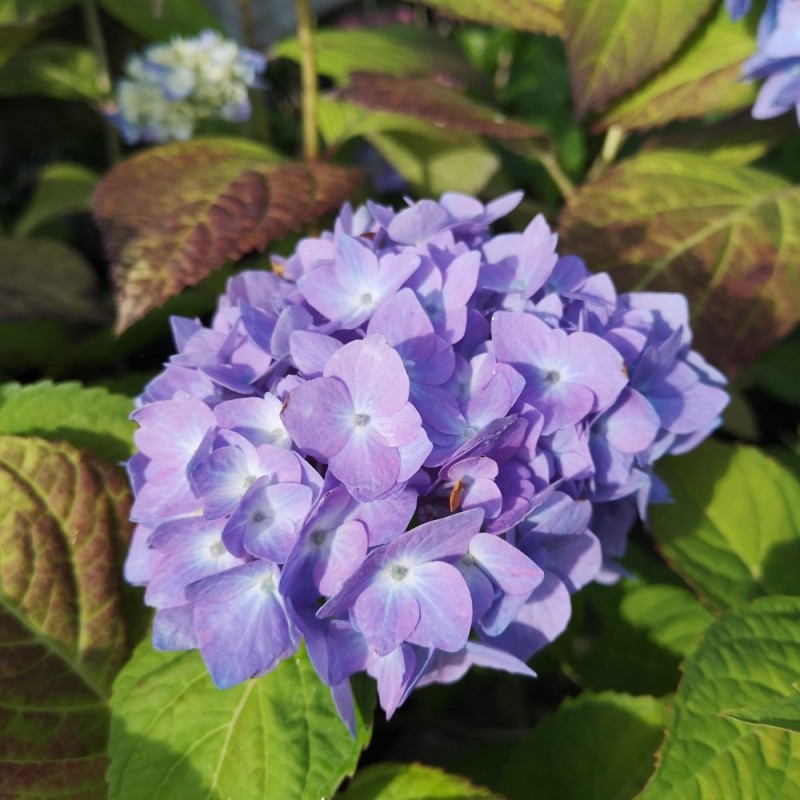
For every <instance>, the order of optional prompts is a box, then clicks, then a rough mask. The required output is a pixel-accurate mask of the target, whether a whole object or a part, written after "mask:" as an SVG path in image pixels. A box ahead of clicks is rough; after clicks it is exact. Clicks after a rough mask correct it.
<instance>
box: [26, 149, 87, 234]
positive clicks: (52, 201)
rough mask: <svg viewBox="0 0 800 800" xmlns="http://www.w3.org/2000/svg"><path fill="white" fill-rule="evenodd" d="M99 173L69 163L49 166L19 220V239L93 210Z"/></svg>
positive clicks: (41, 176) (41, 175)
mask: <svg viewBox="0 0 800 800" xmlns="http://www.w3.org/2000/svg"><path fill="white" fill-rule="evenodd" d="M97 177H98V176H97V173H96V172H94V170H91V169H89V168H88V167H84V166H83V165H81V164H72V163H69V162H66V161H63V162H58V163H55V164H50V165H49V166H46V167H45V168H44V169H43V170H42V172H41V174H40V176H39V183H38V185H37V187H36V191H35V192H34V195H33V198H32V199H31V202H30V204H29V205H28V208H27V209H26V211H25V213H24V214H23V215H22V216H21V217H20V218H19V219H18V220H17V224H16V226H15V228H14V234H15V235H16V236H27V235H28V234H30V233H31V232H32V231H34V230H36V228H38V227H39V226H40V225H42V224H43V223H45V222H49V221H50V220H51V219H53V218H54V217H59V216H62V215H64V214H74V213H76V212H79V211H89V210H90V209H91V207H92V192H93V191H94V187H95V184H96V183H97Z"/></svg>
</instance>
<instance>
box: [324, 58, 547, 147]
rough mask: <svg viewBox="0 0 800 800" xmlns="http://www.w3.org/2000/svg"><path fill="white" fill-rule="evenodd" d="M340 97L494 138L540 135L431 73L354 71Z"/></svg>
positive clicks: (384, 110)
mask: <svg viewBox="0 0 800 800" xmlns="http://www.w3.org/2000/svg"><path fill="white" fill-rule="evenodd" d="M338 96H339V97H342V98H344V99H345V100H349V101H350V102H351V103H355V104H356V105H360V106H364V107H366V108H370V109H372V110H373V111H380V112H388V113H395V114H402V115H405V116H409V117H412V118H414V119H423V120H425V121H426V122H430V123H431V124H433V125H436V126H437V127H441V128H446V129H447V130H448V131H464V132H466V133H476V134H481V135H483V136H490V137H494V138H497V139H528V140H530V139H542V138H545V134H544V133H543V132H542V131H540V130H538V129H537V128H534V127H533V126H532V125H528V124H527V123H524V122H520V121H519V120H513V119H508V118H506V117H505V116H504V115H503V114H502V113H501V112H500V111H499V110H498V109H495V108H491V107H490V106H487V105H483V104H481V103H477V102H476V101H474V100H472V99H471V98H469V97H468V96H467V95H465V94H463V93H462V92H459V91H458V90H456V89H453V88H452V87H449V86H444V85H442V84H440V83H438V82H437V81H435V80H432V79H431V78H430V77H426V78H407V77H402V76H397V75H387V74H384V73H380V72H353V73H351V75H350V80H349V81H348V84H347V86H345V87H344V88H343V89H342V90H341V91H340V92H339V93H338Z"/></svg>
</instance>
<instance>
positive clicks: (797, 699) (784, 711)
mask: <svg viewBox="0 0 800 800" xmlns="http://www.w3.org/2000/svg"><path fill="white" fill-rule="evenodd" d="M796 688H797V684H795V689H796ZM719 713H720V715H721V716H723V717H730V718H731V719H738V720H739V721H740V722H748V723H749V724H750V725H766V726H768V727H770V728H782V729H783V730H787V731H793V732H794V733H800V693H797V692H795V694H792V695H789V696H788V697H781V698H779V699H777V700H774V701H773V702H771V703H768V704H767V705H765V706H756V707H754V708H731V709H728V710H726V711H720V712H719Z"/></svg>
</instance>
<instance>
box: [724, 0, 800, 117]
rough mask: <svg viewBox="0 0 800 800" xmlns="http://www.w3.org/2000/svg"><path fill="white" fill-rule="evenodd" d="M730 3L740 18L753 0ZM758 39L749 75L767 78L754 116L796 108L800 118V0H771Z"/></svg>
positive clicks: (733, 13) (747, 63) (734, 15)
mask: <svg viewBox="0 0 800 800" xmlns="http://www.w3.org/2000/svg"><path fill="white" fill-rule="evenodd" d="M726 5H727V8H728V12H729V13H730V15H731V17H732V18H733V19H734V20H736V19H740V18H741V17H743V16H744V15H745V14H746V13H747V12H748V11H749V10H750V5H751V0H726ZM757 41H758V49H757V50H756V53H755V55H753V56H751V57H750V58H749V59H748V60H747V61H745V63H744V67H743V71H744V76H745V78H747V79H749V80H764V83H763V85H762V87H761V89H760V90H759V92H758V97H757V98H756V102H755V105H754V106H753V116H754V117H755V118H756V119H770V118H772V117H777V116H779V115H780V114H783V113H785V112H786V111H789V110H790V109H792V108H794V109H795V113H796V114H797V117H798V121H800V0H767V6H766V8H765V9H764V13H763V15H762V17H761V20H760V21H759V23H758V36H757Z"/></svg>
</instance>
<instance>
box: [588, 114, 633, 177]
mask: <svg viewBox="0 0 800 800" xmlns="http://www.w3.org/2000/svg"><path fill="white" fill-rule="evenodd" d="M624 143H625V130H624V129H623V128H622V127H620V126H619V125H612V126H611V127H610V128H609V129H608V130H607V131H606V138H605V139H604V140H603V149H602V150H601V151H600V154H599V155H598V156H597V158H596V159H595V160H594V163H593V164H592V166H591V167H590V168H589V172H588V174H587V176H586V179H587V180H589V181H596V180H597V179H598V178H599V177H600V176H601V175H602V174H603V173H604V172H605V171H606V170H607V169H608V168H609V166H611V164H612V163H613V161H614V159H615V158H616V157H617V156H618V155H619V151H620V149H621V148H622V145H623V144H624Z"/></svg>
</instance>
